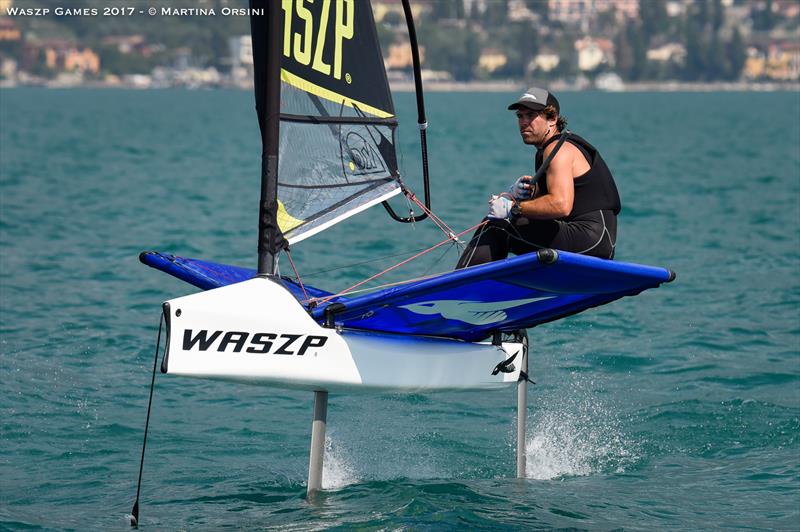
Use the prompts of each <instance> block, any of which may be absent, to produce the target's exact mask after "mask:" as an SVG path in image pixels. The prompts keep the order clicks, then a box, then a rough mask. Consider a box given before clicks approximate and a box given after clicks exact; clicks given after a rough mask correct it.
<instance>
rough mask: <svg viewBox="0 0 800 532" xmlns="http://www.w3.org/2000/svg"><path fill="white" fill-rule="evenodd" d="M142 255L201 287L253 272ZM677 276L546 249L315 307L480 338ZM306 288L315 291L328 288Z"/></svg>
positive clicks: (374, 322) (339, 319) (392, 327)
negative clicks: (334, 306) (334, 308)
mask: <svg viewBox="0 0 800 532" xmlns="http://www.w3.org/2000/svg"><path fill="white" fill-rule="evenodd" d="M140 258H141V260H142V262H144V263H145V264H148V265H150V266H153V267H155V268H158V269H160V270H163V271H165V272H167V273H170V274H171V275H174V276H176V277H178V278H180V279H183V280H185V281H187V282H190V283H192V284H194V285H195V286H198V287H200V288H215V287H218V286H224V285H226V284H231V283H233V282H239V281H243V280H245V279H249V278H251V277H253V275H255V271H254V270H249V269H246V268H237V267H235V266H226V265H223V264H216V263H211V262H205V261H198V260H194V259H184V258H179V257H173V256H171V255H162V254H159V253H152V252H150V253H143V254H142V255H141V257H140ZM674 278H675V274H674V273H673V272H671V271H670V270H667V269H665V268H657V267H652V266H643V265H639V264H631V263H625V262H617V261H611V260H605V259H598V258H594V257H588V256H585V255H578V254H575V253H568V252H565V251H554V250H541V251H539V252H538V253H529V254H526V255H521V256H517V257H512V258H509V259H505V260H502V261H497V262H492V263H489V264H482V265H479V266H472V267H469V268H465V269H463V270H455V271H452V272H448V273H445V274H442V275H438V276H436V277H432V278H429V279H424V280H418V281H413V282H409V283H407V284H404V285H401V286H396V287H392V288H386V289H383V290H378V291H375V292H372V293H369V294H365V295H361V296H357V297H352V298H343V297H339V298H335V299H331V300H330V301H328V302H326V303H325V304H322V305H319V306H318V307H316V308H314V309H313V311H311V313H312V316H313V317H314V318H315V319H316V320H317V321H319V322H320V323H322V322H323V321H324V314H325V309H326V308H328V306H330V305H332V304H334V303H338V304H337V306H336V313H335V321H336V323H337V324H339V325H341V326H343V327H346V328H355V329H362V330H371V331H380V332H392V333H400V334H416V335H431V336H444V337H449V338H456V339H460V340H465V341H476V340H481V339H483V338H486V337H487V336H488V335H490V334H491V333H492V332H494V331H513V330H516V329H520V328H531V327H534V326H536V325H540V324H542V323H546V322H549V321H553V320H556V319H559V318H563V317H565V316H569V315H571V314H575V313H578V312H581V311H583V310H586V309H589V308H592V307H596V306H599V305H603V304H606V303H609V302H611V301H614V300H616V299H619V298H621V297H624V296H630V295H636V294H638V293H640V292H642V291H643V290H647V289H648V288H655V287H657V286H659V285H660V284H662V283H665V282H669V281H672V280H673V279H674ZM284 281H285V284H286V285H287V288H288V289H289V290H290V291H292V293H293V294H294V295H295V297H297V298H298V300H302V299H304V296H303V294H302V291H301V289H300V287H299V286H298V285H297V284H295V283H294V282H292V281H290V280H288V279H284ZM305 288H306V291H308V293H309V294H310V295H311V296H312V297H315V298H325V297H328V296H329V295H330V294H329V293H328V292H324V291H322V290H319V289H316V288H313V287H309V286H307V285H306V287H305ZM331 310H333V309H331Z"/></svg>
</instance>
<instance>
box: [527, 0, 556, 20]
mask: <svg viewBox="0 0 800 532" xmlns="http://www.w3.org/2000/svg"><path fill="white" fill-rule="evenodd" d="M525 5H526V6H527V7H528V9H529V10H530V11H531V13H535V14H537V15H539V16H540V17H542V20H547V19H549V18H550V2H549V1H548V0H525Z"/></svg>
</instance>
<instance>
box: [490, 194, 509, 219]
mask: <svg viewBox="0 0 800 532" xmlns="http://www.w3.org/2000/svg"><path fill="white" fill-rule="evenodd" d="M515 205H516V201H515V200H514V199H513V198H509V194H508V193H504V194H500V195H499V196H497V195H494V194H492V197H491V198H490V199H489V214H487V215H486V216H487V217H489V218H492V219H495V220H507V219H509V218H511V217H512V215H513V214H514V212H513V211H514V210H515V209H514V206H515Z"/></svg>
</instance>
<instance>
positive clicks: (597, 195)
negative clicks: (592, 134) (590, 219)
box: [536, 132, 622, 220]
mask: <svg viewBox="0 0 800 532" xmlns="http://www.w3.org/2000/svg"><path fill="white" fill-rule="evenodd" d="M559 137H560V135H554V136H553V137H551V138H550V139H548V141H547V142H545V143H544V145H543V146H542V147H541V148H539V149H538V150H537V151H536V171H537V172H538V171H539V169H540V167H541V166H542V162H543V159H544V149H545V147H547V146H548V145H549V144H550V143H552V142H555V141H557V140H558V139H559ZM566 142H569V143H571V144H572V145H574V146H575V147H577V148H578V149H579V150H580V151H581V153H583V156H584V157H586V160H587V161H588V162H589V165H590V168H589V170H588V171H587V172H586V173H585V174H583V175H580V176H578V177H576V178H575V179H573V183H574V185H575V198H574V200H573V202H572V211H571V212H570V213H569V216H567V217H565V218H562V220H570V219H572V218H574V217H575V216H580V215H581V214H586V213H587V212H592V211H599V210H610V211H614V214H619V211H620V210H622V204H621V202H620V199H619V192H618V191H617V185H616V183H614V177H613V176H612V175H611V171H610V170H609V169H608V166H607V165H606V162H605V161H604V160H603V158H602V157H601V156H600V153H599V152H598V151H597V148H595V147H594V146H592V145H591V144H589V143H588V142H587V141H586V140H585V139H583V138H581V137H579V136H578V135H576V134H574V133H571V132H570V133H567V138H566ZM556 149H560V147H558V146H557V147H556ZM551 160H552V159H551ZM545 172H546V169H545ZM537 186H538V187H539V191H540V193H539V194H537V195H543V194H547V175H546V173H545V174H544V175H543V176H542V178H541V179H539V181H538V183H537Z"/></svg>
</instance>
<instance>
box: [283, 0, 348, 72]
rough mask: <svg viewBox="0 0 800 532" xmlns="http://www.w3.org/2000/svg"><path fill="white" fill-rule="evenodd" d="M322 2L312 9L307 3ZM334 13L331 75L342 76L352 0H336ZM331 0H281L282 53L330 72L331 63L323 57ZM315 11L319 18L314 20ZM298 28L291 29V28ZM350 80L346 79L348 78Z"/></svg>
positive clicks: (315, 68) (329, 19)
mask: <svg viewBox="0 0 800 532" xmlns="http://www.w3.org/2000/svg"><path fill="white" fill-rule="evenodd" d="M315 1H316V2H321V3H322V5H321V6H320V8H319V10H317V12H316V13H314V12H312V11H311V10H310V9H309V8H308V7H307V6H306V4H313V3H314V2H315ZM335 1H336V12H335V13H334V14H333V21H332V22H333V33H334V35H333V36H334V38H333V77H334V78H335V79H342V42H343V41H344V39H352V38H353V27H354V23H353V19H354V9H355V3H356V2H355V0H335ZM331 3H332V0H283V2H282V4H281V6H282V7H283V11H284V21H283V55H284V56H286V57H291V58H294V60H295V61H297V62H298V63H300V64H301V65H304V66H308V65H311V68H313V69H314V70H316V71H317V72H320V73H322V74H325V75H326V76H330V75H331V65H330V64H328V63H326V62H325V60H324V59H323V57H324V54H325V38H326V36H327V32H328V28H329V26H330V22H331ZM315 15H316V16H317V17H318V20H314V17H315ZM293 27H294V28H296V30H297V31H295V32H294V33H293V32H292V28H293ZM348 81H349V80H348Z"/></svg>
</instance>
